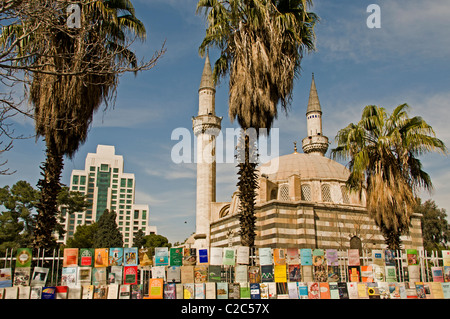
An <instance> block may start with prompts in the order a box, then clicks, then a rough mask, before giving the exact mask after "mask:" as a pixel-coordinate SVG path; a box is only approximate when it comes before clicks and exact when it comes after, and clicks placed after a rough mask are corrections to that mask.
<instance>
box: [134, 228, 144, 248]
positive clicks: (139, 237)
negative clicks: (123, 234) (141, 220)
mask: <svg viewBox="0 0 450 319" xmlns="http://www.w3.org/2000/svg"><path fill="white" fill-rule="evenodd" d="M144 237H145V234H144V232H143V231H142V229H139V230H138V231H137V233H136V235H135V236H134V239H133V247H138V248H140V247H143V246H144V245H145V242H146V241H145V238H144Z"/></svg>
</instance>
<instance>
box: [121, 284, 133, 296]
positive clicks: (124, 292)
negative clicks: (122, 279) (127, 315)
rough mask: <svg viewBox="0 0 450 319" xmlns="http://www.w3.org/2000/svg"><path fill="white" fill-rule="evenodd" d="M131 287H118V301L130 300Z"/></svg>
mask: <svg viewBox="0 0 450 319" xmlns="http://www.w3.org/2000/svg"><path fill="white" fill-rule="evenodd" d="M130 287H131V285H120V286H119V299H130V296H131V289H130Z"/></svg>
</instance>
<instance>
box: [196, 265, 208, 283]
mask: <svg viewBox="0 0 450 319" xmlns="http://www.w3.org/2000/svg"><path fill="white" fill-rule="evenodd" d="M207 279H208V266H207V265H195V266H194V283H205V282H206V281H207Z"/></svg>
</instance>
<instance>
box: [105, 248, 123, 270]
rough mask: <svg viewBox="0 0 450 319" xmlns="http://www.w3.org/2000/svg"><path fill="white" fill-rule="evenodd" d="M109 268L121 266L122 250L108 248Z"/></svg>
mask: <svg viewBox="0 0 450 319" xmlns="http://www.w3.org/2000/svg"><path fill="white" fill-rule="evenodd" d="M108 258H109V261H108V263H109V266H122V265H123V248H122V247H111V248H109V254H108Z"/></svg>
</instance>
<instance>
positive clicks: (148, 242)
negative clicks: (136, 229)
mask: <svg viewBox="0 0 450 319" xmlns="http://www.w3.org/2000/svg"><path fill="white" fill-rule="evenodd" d="M144 239H145V244H144V245H143V247H145V248H150V249H151V252H152V254H155V247H169V248H170V247H172V245H171V244H170V243H169V240H168V239H167V238H166V237H164V236H162V235H156V234H150V235H147V236H144Z"/></svg>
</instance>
